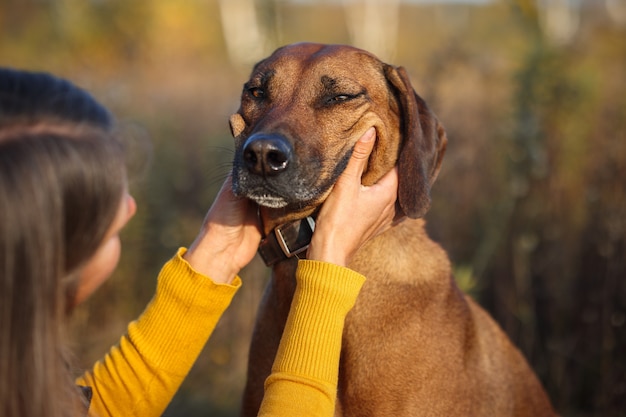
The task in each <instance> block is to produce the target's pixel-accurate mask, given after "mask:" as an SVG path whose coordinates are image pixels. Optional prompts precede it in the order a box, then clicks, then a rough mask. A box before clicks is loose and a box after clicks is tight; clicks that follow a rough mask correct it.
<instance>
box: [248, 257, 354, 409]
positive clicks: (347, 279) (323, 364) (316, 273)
mask: <svg viewBox="0 0 626 417" xmlns="http://www.w3.org/2000/svg"><path fill="white" fill-rule="evenodd" d="M296 280H297V286H296V292H295V294H294V298H293V302H292V305H291V309H290V311H289V316H288V318H287V324H286V326H285V331H284V332H283V336H282V339H281V342H280V346H279V348H278V353H277V355H276V358H275V360H274V365H273V367H272V374H271V375H270V376H269V377H268V379H267V380H266V382H265V394H264V397H263V402H262V404H261V409H260V412H259V415H260V416H264V417H267V416H273V417H279V416H299V417H307V416H315V417H325V416H332V415H334V411H335V401H336V396H337V381H338V373H339V356H340V352H341V339H342V333H343V326H344V321H345V317H346V314H348V312H349V311H350V309H351V308H352V307H353V306H354V303H355V301H356V298H357V296H358V293H359V291H360V289H361V286H362V285H363V283H364V281H365V277H363V276H362V275H360V274H358V273H356V272H354V271H352V270H350V269H348V268H343V267H340V266H337V265H333V264H329V263H325V262H319V261H310V260H308V261H307V260H301V261H299V263H298V269H297V272H296Z"/></svg>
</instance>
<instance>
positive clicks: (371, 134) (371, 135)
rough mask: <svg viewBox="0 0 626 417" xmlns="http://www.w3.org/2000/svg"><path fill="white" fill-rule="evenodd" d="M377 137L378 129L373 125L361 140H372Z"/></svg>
mask: <svg viewBox="0 0 626 417" xmlns="http://www.w3.org/2000/svg"><path fill="white" fill-rule="evenodd" d="M375 137H376V129H374V128H373V127H370V128H369V129H367V132H365V135H363V138H362V139H361V141H362V142H371V141H372V140H374V138H375Z"/></svg>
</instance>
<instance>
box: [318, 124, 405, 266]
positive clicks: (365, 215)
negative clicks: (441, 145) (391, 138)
mask: <svg viewBox="0 0 626 417" xmlns="http://www.w3.org/2000/svg"><path fill="white" fill-rule="evenodd" d="M375 139H376V132H375V129H374V128H370V129H369V130H368V131H367V132H366V133H365V134H364V135H363V136H362V137H361V139H359V141H358V142H357V143H356V145H355V146H354V151H353V153H352V157H351V158H350V161H349V162H348V166H347V167H346V170H345V171H344V172H343V173H342V174H341V176H340V177H339V179H338V181H337V183H336V184H335V186H334V188H333V190H332V191H331V193H330V195H329V196H328V198H327V199H326V201H325V202H324V205H323V206H322V209H321V210H320V214H319V216H318V217H317V220H316V226H315V232H314V233H313V238H312V240H311V245H310V246H309V249H308V253H307V258H308V259H312V260H318V261H325V262H331V263H334V264H337V265H341V266H346V265H348V264H349V262H350V260H351V259H352V256H353V255H354V254H355V253H356V251H357V250H358V249H359V248H360V247H361V246H362V245H363V244H364V243H365V242H367V241H368V240H369V239H371V238H372V237H374V236H376V235H378V234H380V233H382V232H384V231H385V230H387V229H389V228H390V227H391V225H392V223H393V222H394V217H395V215H396V210H395V203H396V199H397V195H398V172H397V170H396V169H395V168H394V169H392V170H391V171H390V172H388V173H387V174H385V176H384V177H382V178H381V179H380V180H379V181H378V182H377V183H376V184H374V185H372V186H370V187H366V186H363V185H362V184H361V176H362V175H363V170H364V169H365V167H366V166H367V161H368V159H369V156H370V154H371V152H372V149H374V143H375V142H376V140H375ZM396 220H397V219H396Z"/></svg>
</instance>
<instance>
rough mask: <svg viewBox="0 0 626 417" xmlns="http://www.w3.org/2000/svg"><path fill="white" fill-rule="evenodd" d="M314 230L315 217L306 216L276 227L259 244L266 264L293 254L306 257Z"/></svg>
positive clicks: (287, 257) (260, 252)
mask: <svg viewBox="0 0 626 417" xmlns="http://www.w3.org/2000/svg"><path fill="white" fill-rule="evenodd" d="M314 230H315V220H314V219H313V217H305V218H304V219H301V220H296V221H293V222H290V223H285V224H282V225H280V226H278V227H276V228H275V229H274V230H272V232H271V233H270V234H269V235H268V236H266V237H265V238H263V239H262V240H261V243H260V244H259V250H258V252H259V254H260V255H261V257H262V258H263V260H264V261H265V265H267V266H272V265H273V264H275V263H276V262H279V261H283V260H285V259H289V258H291V257H293V256H297V257H298V258H301V259H302V258H305V257H306V250H307V249H308V248H309V244H310V243H311V237H313V231H314Z"/></svg>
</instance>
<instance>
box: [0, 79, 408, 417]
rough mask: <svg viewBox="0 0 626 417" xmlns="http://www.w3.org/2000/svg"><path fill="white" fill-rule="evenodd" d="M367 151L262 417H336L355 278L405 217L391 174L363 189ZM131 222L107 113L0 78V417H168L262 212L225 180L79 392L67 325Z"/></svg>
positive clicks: (41, 84)
mask: <svg viewBox="0 0 626 417" xmlns="http://www.w3.org/2000/svg"><path fill="white" fill-rule="evenodd" d="M373 144H374V133H373V129H370V131H368V132H367V133H366V134H365V135H364V136H363V138H362V139H361V140H360V141H359V142H358V143H357V145H356V146H355V150H354V155H353V157H352V159H351V161H350V164H349V165H348V168H347V169H346V172H345V173H344V174H343V175H342V177H341V178H340V181H339V182H338V184H337V185H336V186H335V189H334V190H333V192H332V193H331V195H330V196H329V198H328V200H327V202H326V203H325V205H324V207H323V208H322V210H321V213H320V215H319V217H318V227H317V229H316V231H315V233H314V235H313V239H312V242H311V246H310V248H309V252H308V258H309V260H307V261H299V265H298V272H297V281H298V285H297V289H296V294H295V297H294V302H293V304H292V308H291V311H290V316H289V319H288V324H287V327H286V329H285V332H284V336H283V340H282V341H281V347H280V350H279V354H278V356H277V357H276V360H275V367H274V369H273V373H272V376H270V378H269V379H268V382H267V384H266V394H265V398H264V403H263V405H262V408H261V412H260V415H273V416H281V415H290V416H293V415H298V416H306V415H316V416H324V415H332V414H333V411H334V402H335V391H336V384H337V372H338V364H339V350H340V346H341V332H342V328H343V321H344V318H345V315H346V314H347V312H348V311H349V310H350V308H351V307H352V305H353V304H354V301H355V299H356V296H357V295H358V291H359V289H360V287H361V285H362V284H363V281H364V277H362V276H361V275H359V274H357V273H355V272H354V271H351V270H349V269H347V268H345V265H347V264H348V262H349V261H350V258H351V256H352V255H353V254H354V252H355V251H356V250H357V249H358V248H359V247H360V246H361V245H362V244H363V243H364V242H365V241H367V240H368V239H369V238H371V237H372V236H374V235H376V234H378V233H380V232H382V231H384V230H385V229H386V228H388V227H389V226H390V224H391V222H392V219H393V216H394V213H395V209H394V202H395V197H396V188H397V178H396V174H395V172H391V173H390V174H388V175H387V176H386V177H385V178H384V179H383V180H381V181H380V182H379V183H378V184H377V185H375V186H373V187H362V186H361V184H360V177H361V173H362V171H363V169H364V167H365V164H366V161H367V158H368V156H369V153H370V152H371V150H372V148H373ZM355 203H356V204H355ZM348 207H349V209H348ZM364 207H366V208H367V209H365V208H364ZM359 209H360V211H359ZM135 210H136V206H135V202H134V200H133V198H132V197H131V196H130V194H129V193H128V188H127V178H126V168H125V160H124V147H123V145H122V143H121V142H120V141H119V140H118V138H117V136H116V133H115V123H114V120H113V118H112V116H111V115H110V114H109V112H108V111H107V110H106V109H105V108H104V107H102V106H101V105H100V104H99V103H98V102H96V101H95V100H94V99H93V98H92V97H91V96H90V95H89V94H87V93H86V92H84V91H83V90H81V89H79V88H77V87H76V86H74V85H73V84H71V83H69V82H68V81H65V80H62V79H59V78H56V77H53V76H51V75H48V74H43V73H28V72H23V71H16V70H10V69H2V68H0V335H1V336H2V337H1V341H0V378H1V380H0V413H1V415H3V416H6V417H18V416H19V417H35V416H37V417H41V416H48V417H60V416H72V417H74V416H84V415H87V413H88V415H90V416H120V415H124V416H129V415H137V416H159V415H161V414H162V412H163V411H164V409H165V408H166V406H167V404H168V403H169V402H170V400H171V398H172V396H173V395H174V394H175V392H176V390H177V389H178V387H179V386H180V384H181V382H182V380H183V379H184V378H185V376H186V375H187V373H188V372H189V370H190V368H191V366H192V365H193V363H194V362H195V360H196V358H197V356H198V354H199V353H200V351H201V350H202V348H203V346H204V345H205V343H206V341H207V339H208V338H209V336H210V335H211V333H212V331H213V329H214V327H215V325H216V323H217V321H218V320H219V318H220V316H221V314H222V313H223V311H224V310H225V309H226V308H227V307H228V305H229V303H230V301H231V299H232V297H233V296H234V294H235V292H236V291H237V289H238V288H239V287H240V286H241V279H240V278H239V277H238V276H237V274H238V273H239V271H240V270H241V269H242V268H243V267H244V266H245V265H246V264H248V263H249V262H250V261H251V260H252V258H253V257H254V255H255V253H256V249H257V246H258V243H259V240H260V238H261V234H260V230H259V228H258V225H257V223H256V209H255V207H254V206H253V204H252V203H250V202H248V201H246V200H242V199H237V198H235V197H234V196H233V194H232V192H231V191H230V181H229V180H227V181H226V182H225V184H224V186H223V187H222V189H221V191H220V193H219V195H218V197H217V198H216V201H215V202H214V203H213V206H212V207H211V209H210V210H209V212H208V214H207V216H206V219H205V221H204V224H203V226H202V228H201V230H200V232H199V234H198V237H197V238H196V240H195V241H194V242H193V244H192V245H191V246H190V248H189V250H187V249H185V248H181V249H180V250H179V251H178V252H177V253H176V255H175V256H174V257H173V258H172V259H171V260H170V261H169V262H167V263H166V264H165V266H164V267H163V269H162V270H161V273H160V274H159V277H158V283H157V289H156V293H155V295H154V297H153V299H152V301H151V302H150V303H149V305H148V306H147V308H146V310H145V311H144V313H143V314H142V315H141V316H140V317H139V319H138V320H137V321H135V322H132V323H130V324H129V326H128V331H127V333H126V334H125V335H124V336H122V338H121V339H120V342H119V343H118V344H117V345H116V346H114V347H112V348H111V350H110V352H109V353H108V354H107V355H106V356H105V357H104V358H103V359H102V360H101V361H99V362H98V363H96V364H95V365H94V367H93V369H91V370H89V371H88V372H85V373H84V374H83V375H82V376H80V377H79V378H77V379H74V378H73V376H72V374H71V371H70V369H71V364H70V360H69V355H68V352H67V350H66V344H65V337H66V335H65V322H66V320H67V315H68V313H70V312H71V310H72V308H73V307H74V306H75V305H77V304H78V303H80V302H82V301H84V300H85V299H86V298H88V297H89V295H90V294H91V293H92V292H93V291H95V290H96V289H97V288H98V286H99V285H100V284H101V283H102V282H104V281H105V280H106V279H107V278H108V277H109V275H110V274H111V272H112V271H113V269H114V268H115V266H116V265H117V262H118V260H119V256H120V251H121V246H120V240H119V232H120V230H121V229H122V228H123V227H124V225H125V224H126V223H127V222H128V221H129V220H130V218H131V217H132V216H133V215H134V214H135ZM355 210H357V212H355ZM355 219H356V220H357V221H356V224H355ZM348 224H349V225H350V226H349V227H346V226H347V225H348ZM337 230H342V231H343V232H344V233H342V234H341V237H340V238H339V236H337V234H336V233H335V231H337ZM346 231H347V232H348V233H349V234H346V233H345V232H346ZM320 318H324V320H321V319H320ZM294 323H298V324H297V325H296V324H294ZM311 349H314V350H315V351H317V352H321V353H322V355H323V356H322V358H323V359H324V360H322V361H319V355H315V356H314V357H315V358H317V359H316V360H315V361H313V359H314V357H312V356H310V355H309V353H310V350H311Z"/></svg>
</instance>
